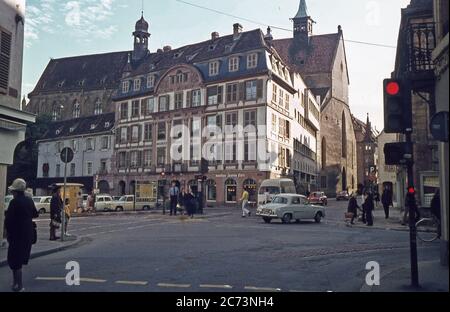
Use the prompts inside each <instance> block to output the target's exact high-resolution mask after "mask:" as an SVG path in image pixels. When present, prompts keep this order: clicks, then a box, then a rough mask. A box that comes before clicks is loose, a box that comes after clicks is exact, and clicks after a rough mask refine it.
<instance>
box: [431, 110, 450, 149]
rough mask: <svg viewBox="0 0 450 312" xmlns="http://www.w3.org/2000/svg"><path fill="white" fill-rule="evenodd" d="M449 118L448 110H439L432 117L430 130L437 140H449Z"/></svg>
mask: <svg viewBox="0 0 450 312" xmlns="http://www.w3.org/2000/svg"><path fill="white" fill-rule="evenodd" d="M448 119H449V115H448V112H439V113H437V114H435V115H434V116H433V117H432V118H431V122H430V131H431V135H432V136H433V138H434V139H435V140H437V141H440V142H448V136H449V134H448Z"/></svg>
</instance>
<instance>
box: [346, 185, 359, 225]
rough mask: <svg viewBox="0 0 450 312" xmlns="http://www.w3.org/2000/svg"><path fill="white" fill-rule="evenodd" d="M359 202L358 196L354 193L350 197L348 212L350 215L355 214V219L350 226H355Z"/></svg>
mask: <svg viewBox="0 0 450 312" xmlns="http://www.w3.org/2000/svg"><path fill="white" fill-rule="evenodd" d="M358 208H359V206H358V202H357V201H356V194H355V193H353V194H352V196H351V197H350V200H349V201H348V209H347V212H349V213H353V217H352V220H351V222H350V224H355V222H354V221H355V218H356V217H357V216H358Z"/></svg>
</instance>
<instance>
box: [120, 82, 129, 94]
mask: <svg viewBox="0 0 450 312" xmlns="http://www.w3.org/2000/svg"><path fill="white" fill-rule="evenodd" d="M128 92H130V82H129V81H128V80H127V81H122V93H128Z"/></svg>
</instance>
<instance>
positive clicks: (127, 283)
mask: <svg viewBox="0 0 450 312" xmlns="http://www.w3.org/2000/svg"><path fill="white" fill-rule="evenodd" d="M116 284H120V285H135V286H146V285H148V282H144V281H116Z"/></svg>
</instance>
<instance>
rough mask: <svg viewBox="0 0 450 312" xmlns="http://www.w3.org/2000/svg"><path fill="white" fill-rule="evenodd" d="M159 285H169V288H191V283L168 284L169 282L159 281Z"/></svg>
mask: <svg viewBox="0 0 450 312" xmlns="http://www.w3.org/2000/svg"><path fill="white" fill-rule="evenodd" d="M157 286H158V287H167V288H189V287H191V285H190V284H168V283H159V284H158V285H157Z"/></svg>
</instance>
